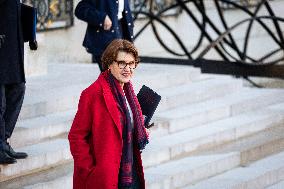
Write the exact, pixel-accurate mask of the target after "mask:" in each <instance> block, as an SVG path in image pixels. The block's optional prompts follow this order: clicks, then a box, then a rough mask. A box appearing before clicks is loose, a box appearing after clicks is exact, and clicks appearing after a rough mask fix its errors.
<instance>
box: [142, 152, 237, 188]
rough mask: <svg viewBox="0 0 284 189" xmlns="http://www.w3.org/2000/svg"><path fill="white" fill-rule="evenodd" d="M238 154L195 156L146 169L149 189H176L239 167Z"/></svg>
mask: <svg viewBox="0 0 284 189" xmlns="http://www.w3.org/2000/svg"><path fill="white" fill-rule="evenodd" d="M239 163H240V156H239V153H238V152H233V153H228V154H217V155H207V156H195V157H186V158H182V159H178V160H175V161H171V162H167V163H164V164H161V165H158V166H155V167H151V168H147V169H145V177H146V188H147V189H174V188H178V187H181V186H184V185H186V184H189V183H193V182H197V181H199V180H202V179H205V178H208V177H210V176H213V175H216V174H220V173H222V172H224V171H227V170H230V169H232V168H234V167H237V166H238V165H239Z"/></svg>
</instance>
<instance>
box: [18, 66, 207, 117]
mask: <svg viewBox="0 0 284 189" xmlns="http://www.w3.org/2000/svg"><path fill="white" fill-rule="evenodd" d="M48 69H49V72H48V74H47V75H44V76H35V77H30V78H27V87H26V95H25V99H24V103H23V108H22V110H21V113H20V116H19V119H27V118H33V117H37V116H44V115H46V114H49V113H54V112H58V111H67V110H70V109H73V108H76V107H77V103H78V98H79V96H80V94H81V91H82V90H83V89H85V88H87V87H88V86H89V85H90V84H91V83H93V82H94V81H95V80H96V79H97V77H98V75H99V72H98V70H97V66H96V65H87V64H83V65H82V64H68V65H66V64H50V65H48ZM163 70H171V71H170V72H169V71H167V72H164V71H163ZM62 73H65V74H64V77H62ZM136 75H137V76H135V77H134V81H133V82H134V84H135V91H136V92H138V90H139V89H140V88H141V86H142V84H146V85H147V86H149V87H152V88H153V89H155V90H157V89H161V88H166V87H169V86H173V85H179V84H184V83H190V82H192V81H195V80H202V79H208V78H210V77H209V76H208V77H206V76H203V77H201V76H200V73H199V71H198V69H194V68H191V67H188V66H187V67H186V66H170V65H165V66H164V65H153V66H151V65H141V69H140V70H139V69H137V73H136ZM145 75H147V77H145ZM160 78H162V80H161V79H160Z"/></svg>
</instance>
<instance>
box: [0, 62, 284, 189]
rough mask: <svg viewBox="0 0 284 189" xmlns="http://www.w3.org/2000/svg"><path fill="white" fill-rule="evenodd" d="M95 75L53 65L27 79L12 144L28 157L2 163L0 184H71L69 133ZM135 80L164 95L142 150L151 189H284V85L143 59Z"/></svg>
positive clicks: (32, 187) (6, 187)
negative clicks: (261, 84)
mask: <svg viewBox="0 0 284 189" xmlns="http://www.w3.org/2000/svg"><path fill="white" fill-rule="evenodd" d="M98 74H99V72H98V69H97V66H96V65H89V64H50V65H49V66H48V74H47V75H45V76H37V77H31V78H28V81H27V92H26V97H25V101H24V105H23V109H22V112H21V115H20V118H19V121H18V123H17V127H16V129H15V131H14V134H13V136H12V139H11V144H12V146H13V147H15V148H16V150H19V151H20V150H21V151H25V152H28V154H29V157H28V158H27V159H25V160H19V161H18V163H17V164H13V165H7V166H3V165H0V188H1V189H20V188H24V189H70V188H72V173H73V163H72V156H71V154H70V152H69V145H68V141H67V133H68V131H69V129H70V126H71V123H72V120H73V117H74V114H75V112H76V109H77V104H78V99H79V96H80V93H81V91H82V90H83V89H84V88H86V87H87V86H89V85H90V84H91V83H92V82H93V81H94V80H95V79H96V78H97V76H98ZM134 83H135V90H136V92H138V90H139V89H140V87H141V86H142V84H146V85H147V86H149V87H151V88H153V89H154V90H155V91H157V92H158V93H159V94H161V96H162V102H161V104H160V106H159V108H158V110H157V112H156V114H155V117H154V122H155V126H154V127H153V128H151V130H150V133H151V134H150V144H149V145H148V146H147V147H146V149H145V151H144V152H143V153H142V156H143V164H144V168H145V177H146V188H147V189H187V188H194V189H195V188H198V189H219V188H220V189H221V188H228V189H229V188H230V189H231V188H248V189H250V188H253V189H255V188H266V187H267V188H269V189H275V188H277V187H278V188H284V187H281V186H284V183H283V181H282V180H284V89H255V88H246V87H243V85H242V81H241V80H237V79H233V78H231V77H230V76H215V75H203V74H200V73H199V71H198V69H194V68H192V67H183V66H170V65H155V64H153V65H148V64H146V65H145V64H144V65H143V64H141V65H140V66H139V68H138V69H137V71H136V76H135V78H134ZM281 181H282V182H281Z"/></svg>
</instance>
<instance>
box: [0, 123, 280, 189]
mask: <svg viewBox="0 0 284 189" xmlns="http://www.w3.org/2000/svg"><path fill="white" fill-rule="evenodd" d="M283 130H284V127H274V128H272V129H268V131H267V130H265V132H262V133H258V134H256V136H253V137H249V139H247V140H246V141H240V142H236V143H237V144H238V145H240V146H241V147H236V144H235V145H233V147H232V145H230V146H228V145H227V146H226V147H225V150H224V148H223V149H222V150H220V149H219V150H216V149H212V150H206V149H205V150H204V153H202V152H201V153H200V152H199V153H198V154H196V153H193V154H192V155H190V156H192V157H194V156H198V157H205V156H207V157H209V156H212V155H213V156H214V155H216V154H230V153H236V152H237V151H239V152H240V159H239V161H240V162H239V163H240V164H241V163H242V159H243V157H244V156H245V155H244V154H253V153H252V152H250V151H253V152H254V153H256V152H255V151H256V150H255V149H256V148H257V147H259V148H260V151H261V155H264V153H265V155H267V154H270V153H272V152H275V151H279V150H281V149H282V150H283V147H284V145H283V144H284V143H283V141H284V136H283V133H284V132H283ZM277 133H278V134H277ZM279 140H281V142H280V143H277V141H278V142H279ZM151 143H153V141H151ZM239 143H241V144H244V143H245V144H244V145H241V144H239ZM279 144H282V145H279ZM278 147H279V148H278ZM147 148H148V146H147ZM147 148H146V151H144V152H143V153H142V155H143V164H144V167H145V164H147V162H146V161H147V160H146V159H147V158H149V157H148V156H152V155H153V154H148V155H145V154H147ZM228 148H229V150H228ZM240 148H241V149H240ZM267 148H269V149H270V150H267ZM271 149H273V150H271ZM211 151H212V152H211ZM145 156H146V158H145ZM247 157H248V155H246V158H247ZM252 157H253V158H255V154H253V155H252ZM254 160H255V159H254ZM234 165H235V164H234ZM228 166H229V165H228ZM71 167H72V165H70V166H69V165H68V167H67V168H64V169H68V170H69V171H68V172H66V171H65V173H64V174H61V172H62V170H61V169H62V168H61V167H59V168H56V169H58V170H57V171H55V170H50V171H48V172H47V171H46V172H47V173H43V174H44V175H46V174H48V175H50V176H48V177H47V176H45V177H44V178H45V179H43V178H41V177H40V178H39V179H37V177H38V176H36V175H35V176H32V178H33V180H36V181H33V182H32V183H31V182H30V183H29V184H28V186H26V183H23V181H14V182H13V185H12V184H11V183H10V182H11V181H9V183H8V186H10V185H12V186H13V187H12V188H13V189H17V187H15V185H19V184H16V183H21V186H24V185H25V187H23V188H24V189H57V188H60V187H61V186H63V185H64V186H65V187H64V188H65V189H71V188H72V172H73V171H72V168H71ZM155 167H157V166H155ZM184 167H186V166H184ZM184 167H182V168H180V172H183V170H184ZM185 169H186V168H185ZM147 170H148V169H146V179H147V183H150V184H149V185H150V186H151V187H152V188H163V189H164V188H171V185H170V182H171V181H170V180H169V178H165V177H163V176H160V175H155V176H154V178H164V179H165V181H164V182H163V183H162V184H161V183H155V184H154V183H153V182H154V181H153V179H152V175H151V176H149V177H147ZM214 171H215V173H214ZM214 171H213V173H212V174H216V171H217V170H214ZM219 171H220V170H219ZM53 172H54V173H53ZM195 172H196V171H192V170H191V173H195ZM217 173H219V172H218V171H217ZM184 174H186V173H182V175H184ZM54 175H56V176H57V177H55V176H54ZM193 175H195V174H193ZM196 175H197V176H198V177H197V178H196V176H195V180H194V182H195V181H196V179H197V180H199V179H200V178H202V179H203V178H204V177H205V176H204V175H203V176H201V174H200V175H198V173H196ZM207 176H208V175H206V177H207ZM209 176H212V175H209ZM30 177H31V176H30ZM188 178H192V176H188ZM151 179H152V180H151ZM22 180H25V181H26V180H29V179H22ZM15 182H16V183H15ZM0 188H1V184H0ZM4 189H11V186H10V187H7V188H4Z"/></svg>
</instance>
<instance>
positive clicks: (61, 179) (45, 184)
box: [0, 162, 73, 189]
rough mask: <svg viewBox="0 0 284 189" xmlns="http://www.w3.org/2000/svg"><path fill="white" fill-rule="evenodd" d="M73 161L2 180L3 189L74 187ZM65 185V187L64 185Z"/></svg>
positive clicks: (69, 188)
mask: <svg viewBox="0 0 284 189" xmlns="http://www.w3.org/2000/svg"><path fill="white" fill-rule="evenodd" d="M72 176H73V162H68V163H64V164H61V165H58V166H56V167H52V168H50V169H48V170H43V171H39V172H37V173H32V174H30V175H25V176H22V177H18V178H14V179H12V180H7V181H4V182H0V188H1V189H61V188H64V189H72ZM63 186H64V187H63Z"/></svg>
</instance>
